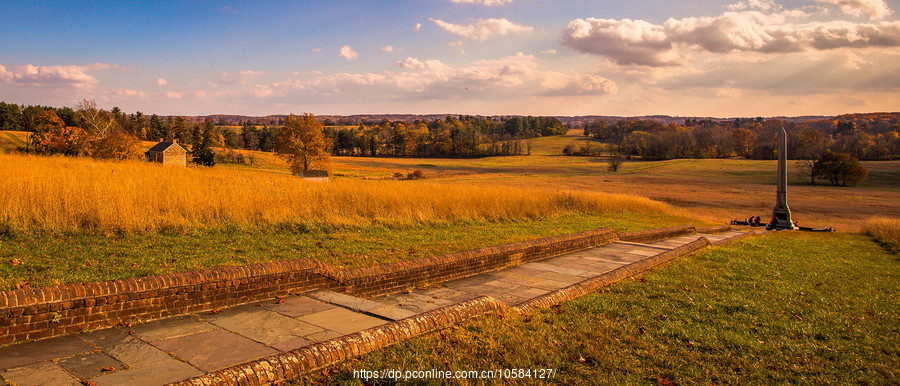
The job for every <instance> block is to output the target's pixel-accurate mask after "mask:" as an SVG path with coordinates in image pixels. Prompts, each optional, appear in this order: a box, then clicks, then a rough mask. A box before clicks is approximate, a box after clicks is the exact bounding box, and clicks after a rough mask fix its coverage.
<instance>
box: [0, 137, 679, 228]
mask: <svg viewBox="0 0 900 386" xmlns="http://www.w3.org/2000/svg"><path fill="white" fill-rule="evenodd" d="M0 175H3V176H4V178H2V179H0V208H2V209H0V223H5V224H7V225H9V226H11V227H14V228H23V229H42V230H61V231H67V230H77V229H88V230H100V231H126V232H133V231H150V230H159V229H167V228H176V229H190V228H214V227H220V226H251V227H266V226H270V225H278V224H299V225H313V226H315V225H327V226H338V227H345V226H360V225H373V224H380V225H388V226H409V225H418V224H438V223H451V222H465V221H495V220H502V219H533V218H543V217H554V216H560V215H566V214H579V213H580V214H590V213H608V212H620V211H628V212H637V213H655V212H662V213H674V212H677V209H675V208H673V207H671V206H669V205H667V204H664V203H660V202H655V201H652V200H649V199H646V198H642V197H633V196H626V195H620V194H610V193H598V192H584V191H581V192H578V191H567V190H557V189H551V188H546V187H545V188H520V187H506V186H484V185H480V186H476V185H468V184H461V183H457V184H446V183H433V182H423V181H388V180H384V181H368V180H357V179H337V180H336V181H333V182H331V183H327V184H325V183H316V182H308V181H305V180H302V179H299V178H296V177H294V176H290V175H282V174H272V173H258V172H254V171H248V170H234V169H228V168H184V167H170V166H162V165H158V164H147V163H143V162H138V161H126V162H104V161H96V160H93V159H89V158H67V157H43V156H31V155H19V154H0Z"/></svg>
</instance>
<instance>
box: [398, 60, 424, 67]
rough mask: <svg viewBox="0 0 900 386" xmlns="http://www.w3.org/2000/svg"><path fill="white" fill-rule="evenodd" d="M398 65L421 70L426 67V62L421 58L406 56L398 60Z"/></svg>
mask: <svg viewBox="0 0 900 386" xmlns="http://www.w3.org/2000/svg"><path fill="white" fill-rule="evenodd" d="M397 66H399V67H403V68H410V69H414V70H421V69H424V68H425V63H422V61H421V60H419V59H416V58H406V59H403V60H401V61H399V62H397Z"/></svg>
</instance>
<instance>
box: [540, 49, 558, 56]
mask: <svg viewBox="0 0 900 386" xmlns="http://www.w3.org/2000/svg"><path fill="white" fill-rule="evenodd" d="M541 53H542V54H544V55H556V50H546V51H541Z"/></svg>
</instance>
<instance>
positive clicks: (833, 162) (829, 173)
mask: <svg viewBox="0 0 900 386" xmlns="http://www.w3.org/2000/svg"><path fill="white" fill-rule="evenodd" d="M815 169H816V172H817V177H818V178H821V179H824V180H828V181H829V182H831V184H832V185H841V186H856V184H857V183H858V182H860V181H863V180H865V179H866V178H867V177H869V170H868V169H866V168H865V166H862V164H860V163H859V159H857V158H856V157H854V156H852V155H850V154H847V153H834V152H827V153H825V154H823V155H822V157H820V158H819V159H818V160H817V161H816V163H815Z"/></svg>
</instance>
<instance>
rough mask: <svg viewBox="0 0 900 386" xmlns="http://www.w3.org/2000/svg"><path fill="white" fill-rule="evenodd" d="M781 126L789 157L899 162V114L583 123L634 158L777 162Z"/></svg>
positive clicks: (587, 129) (587, 132) (588, 132)
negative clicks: (843, 155)
mask: <svg viewBox="0 0 900 386" xmlns="http://www.w3.org/2000/svg"><path fill="white" fill-rule="evenodd" d="M782 127H784V128H785V130H786V131H787V132H788V136H789V138H788V146H789V148H788V156H789V157H790V158H791V159H801V160H805V159H817V158H818V157H819V156H821V155H822V154H825V153H826V152H828V151H831V152H834V153H846V154H850V155H852V156H854V157H856V158H858V159H861V160H889V159H900V114H861V115H853V116H840V117H836V118H835V119H831V120H829V121H827V122H823V121H811V122H800V123H795V122H788V121H782V120H765V119H762V118H751V119H746V118H741V119H734V120H731V121H728V122H714V121H710V120H686V121H685V123H684V124H681V125H678V124H669V125H664V124H662V123H659V122H655V121H650V120H640V119H623V120H619V121H617V122H614V123H610V122H607V121H604V120H597V121H594V122H591V123H589V124H587V125H585V127H584V133H585V135H589V136H591V137H594V138H597V139H600V140H602V141H604V142H607V143H609V144H611V145H612V146H613V148H615V149H616V150H618V151H619V153H621V154H622V155H623V156H625V157H627V158H630V159H632V158H640V159H647V160H665V159H675V158H733V157H741V158H747V159H776V158H777V157H778V153H777V151H776V149H777V148H778V133H779V131H780V130H781V128H782Z"/></svg>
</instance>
